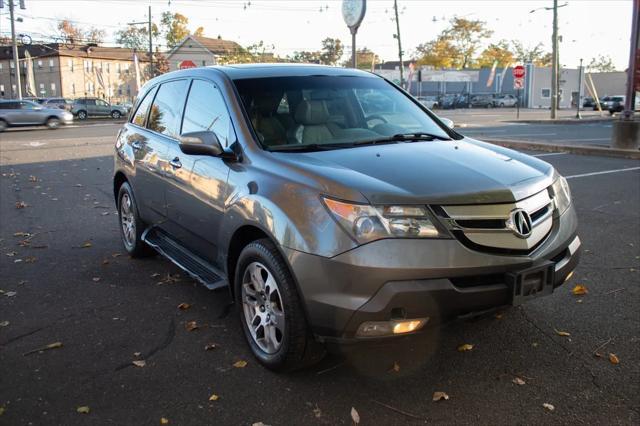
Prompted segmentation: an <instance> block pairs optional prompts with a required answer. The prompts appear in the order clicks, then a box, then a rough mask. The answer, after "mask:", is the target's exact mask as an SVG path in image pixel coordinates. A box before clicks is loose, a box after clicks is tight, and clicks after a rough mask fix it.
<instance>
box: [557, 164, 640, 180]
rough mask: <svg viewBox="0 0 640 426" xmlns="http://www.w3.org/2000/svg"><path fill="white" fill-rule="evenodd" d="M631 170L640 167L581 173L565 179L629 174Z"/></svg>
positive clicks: (639, 168)
mask: <svg viewBox="0 0 640 426" xmlns="http://www.w3.org/2000/svg"><path fill="white" fill-rule="evenodd" d="M632 170H640V167H628V168H626V169H616V170H604V171H602V172H593V173H582V174H579V175H572V176H565V178H567V179H573V178H579V177H587V176H597V175H606V174H609V173H620V172H630V171H632Z"/></svg>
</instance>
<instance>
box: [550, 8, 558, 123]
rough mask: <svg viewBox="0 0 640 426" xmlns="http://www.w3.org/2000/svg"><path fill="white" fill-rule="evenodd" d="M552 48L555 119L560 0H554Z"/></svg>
mask: <svg viewBox="0 0 640 426" xmlns="http://www.w3.org/2000/svg"><path fill="white" fill-rule="evenodd" d="M551 49H552V52H551V119H552V120H554V119H555V118H556V115H557V111H558V0H553V35H552V36H551Z"/></svg>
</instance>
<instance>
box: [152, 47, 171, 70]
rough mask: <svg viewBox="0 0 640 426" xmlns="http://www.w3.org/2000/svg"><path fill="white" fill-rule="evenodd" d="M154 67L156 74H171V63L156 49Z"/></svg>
mask: <svg viewBox="0 0 640 426" xmlns="http://www.w3.org/2000/svg"><path fill="white" fill-rule="evenodd" d="M153 58H154V59H153V67H154V68H155V71H156V72H155V74H156V75H160V74H164V73H167V72H169V61H168V60H167V57H166V56H164V55H163V54H162V53H160V52H159V51H158V49H156V53H154V55H153Z"/></svg>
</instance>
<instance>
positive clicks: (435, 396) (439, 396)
mask: <svg viewBox="0 0 640 426" xmlns="http://www.w3.org/2000/svg"><path fill="white" fill-rule="evenodd" d="M442 399H444V400H448V399H449V395H447V394H446V393H445V392H434V393H433V398H432V400H433V401H440V400H442Z"/></svg>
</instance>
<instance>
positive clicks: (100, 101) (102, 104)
mask: <svg viewBox="0 0 640 426" xmlns="http://www.w3.org/2000/svg"><path fill="white" fill-rule="evenodd" d="M96 105H98V106H108V105H109V104H108V103H106V102H105V101H103V100H101V99H98V100H96Z"/></svg>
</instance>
